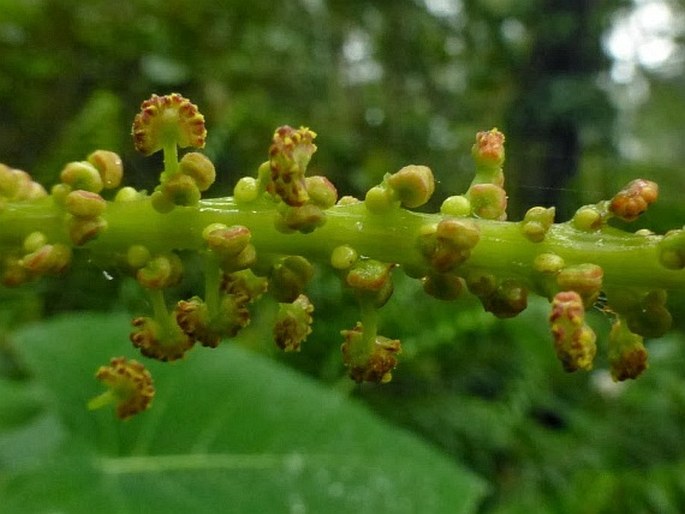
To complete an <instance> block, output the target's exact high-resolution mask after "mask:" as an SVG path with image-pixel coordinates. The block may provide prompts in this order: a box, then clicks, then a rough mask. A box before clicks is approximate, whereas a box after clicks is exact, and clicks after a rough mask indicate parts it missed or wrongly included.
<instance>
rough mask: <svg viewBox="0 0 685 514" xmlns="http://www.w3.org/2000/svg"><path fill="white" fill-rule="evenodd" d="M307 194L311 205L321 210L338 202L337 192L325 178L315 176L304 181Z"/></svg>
mask: <svg viewBox="0 0 685 514" xmlns="http://www.w3.org/2000/svg"><path fill="white" fill-rule="evenodd" d="M304 183H305V187H306V188H307V194H308V195H309V199H310V201H311V202H312V203H314V204H316V205H317V206H318V207H319V208H321V209H328V208H330V207H333V206H334V205H335V202H337V201H338V191H337V190H336V189H335V186H334V185H333V183H332V182H331V181H330V180H328V179H327V178H326V177H323V176H321V175H315V176H313V177H306V178H305V180H304Z"/></svg>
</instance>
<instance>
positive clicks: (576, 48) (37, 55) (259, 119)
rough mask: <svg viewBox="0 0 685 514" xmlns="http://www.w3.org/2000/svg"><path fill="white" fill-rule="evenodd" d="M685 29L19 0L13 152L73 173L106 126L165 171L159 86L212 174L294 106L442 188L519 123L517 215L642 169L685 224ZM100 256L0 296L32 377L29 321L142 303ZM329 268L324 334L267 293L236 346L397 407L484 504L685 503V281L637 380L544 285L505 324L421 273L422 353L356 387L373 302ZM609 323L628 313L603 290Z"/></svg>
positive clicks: (658, 14) (177, 1)
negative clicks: (556, 343) (277, 333)
mask: <svg viewBox="0 0 685 514" xmlns="http://www.w3.org/2000/svg"><path fill="white" fill-rule="evenodd" d="M684 34H685V5H684V4H683V2H682V1H676V0H634V1H627V0H626V1H617V0H603V1H593V0H580V1H570V0H548V1H543V0H395V1H393V2H365V1H360V0H329V1H326V0H293V1H289V2H267V1H263V0H253V1H252V2H244V1H231V0H223V1H221V0H211V1H209V0H192V1H190V0H164V1H161V0H137V1H131V2H111V1H102V0H92V1H89V2H75V1H71V0H0V161H1V162H4V163H7V164H9V165H11V166H13V167H17V168H21V169H25V170H27V171H29V172H30V173H31V174H32V175H33V176H34V177H36V178H37V179H38V180H39V181H41V182H42V183H44V184H46V185H51V184H52V183H54V182H56V180H57V178H58V175H59V172H60V170H61V167H62V165H63V164H64V163H65V162H67V161H71V160H81V159H83V158H84V157H85V156H86V155H87V154H88V153H89V152H90V151H92V150H93V149H94V148H100V147H102V148H108V149H112V150H115V151H117V152H118V153H120V155H122V157H123V159H124V162H125V167H126V180H127V183H128V184H129V185H134V186H136V187H138V188H148V189H149V188H151V187H154V184H155V181H156V177H157V174H158V172H159V166H160V162H159V160H156V159H155V158H154V157H153V158H149V159H143V158H142V157H140V156H138V155H136V154H135V152H134V150H133V148H132V145H131V142H130V123H131V120H132V119H133V116H134V115H135V113H136V112H137V109H138V106H139V104H140V102H141V101H142V100H143V99H145V98H147V97H148V96H149V95H150V94H151V93H158V94H164V93H167V92H172V91H178V92H180V93H182V94H184V95H185V96H187V97H189V98H191V99H192V100H193V102H194V103H196V104H197V105H198V106H199V107H200V110H201V111H202V112H203V113H204V115H205V117H206V120H207V124H208V131H209V136H208V140H207V148H206V153H207V154H208V155H209V156H210V157H211V158H212V159H213V160H214V162H215V164H216V166H217V170H218V172H219V179H218V182H217V184H215V186H213V189H212V190H211V193H212V194H214V195H224V194H230V192H231V190H232V187H233V184H235V182H236V180H237V179H238V178H239V177H241V176H243V175H246V174H253V173H254V171H255V170H256V168H257V166H258V165H259V164H260V163H261V162H262V161H264V160H265V158H266V151H267V148H268V144H269V141H270V137H271V134H272V132H273V130H274V128H275V127H277V126H279V125H282V124H286V123H287V124H291V125H296V126H299V125H305V126H309V127H310V128H312V129H313V130H315V131H316V132H317V133H318V138H317V144H318V147H319V150H318V152H317V153H316V155H315V157H314V159H313V161H312V168H314V169H315V171H316V173H321V174H325V175H327V176H328V177H329V178H331V180H332V181H333V182H334V183H335V184H336V186H337V187H338V190H339V192H340V194H341V195H342V194H352V195H357V196H358V195H363V193H364V191H365V190H366V189H367V188H368V187H370V186H372V185H374V184H376V183H378V182H379V181H380V180H381V178H382V177H383V175H384V174H385V173H387V172H393V171H396V170H397V169H399V168H400V167H401V166H403V165H405V164H408V163H417V164H426V165H428V166H430V167H431V168H432V170H433V172H434V174H435V176H436V178H437V180H438V188H437V192H436V203H435V204H434V205H431V206H429V207H432V208H435V207H436V206H437V205H439V201H440V200H441V199H442V198H443V197H444V196H445V195H447V194H454V193H459V192H462V191H463V190H464V189H465V188H466V187H467V186H468V184H469V182H470V179H471V173H472V164H471V161H470V158H469V149H470V146H471V144H472V142H473V139H474V135H475V133H476V132H477V131H478V130H484V129H489V128H492V127H498V128H500V129H501V130H502V131H504V132H505V134H506V137H507V163H506V167H505V171H506V177H507V184H506V187H507V192H508V194H509V201H510V207H509V217H510V218H511V219H518V218H520V216H521V215H522V213H524V212H525V211H526V210H527V209H528V208H529V207H531V206H533V205H545V206H551V205H555V206H556V207H557V219H558V220H565V219H568V218H569V217H570V216H571V215H572V213H573V212H574V210H575V208H577V207H578V206H580V205H582V204H584V203H594V202H597V201H599V200H601V199H604V198H608V197H610V196H612V194H613V193H614V192H615V191H616V190H617V189H618V188H620V187H621V186H622V185H623V184H624V183H626V182H628V181H629V180H631V179H632V178H636V177H644V178H649V179H651V180H655V181H657V182H658V183H659V184H660V185H661V186H662V192H661V197H660V199H659V203H658V204H657V205H655V206H654V208H653V209H652V210H650V212H648V213H647V214H646V215H645V217H644V218H643V219H641V220H640V224H641V225H640V226H649V227H650V228H653V229H655V230H657V231H660V232H663V231H665V230H667V229H669V228H676V227H681V226H683V224H685V204H683V202H682V196H683V194H684V193H685V174H684V172H683V167H682V161H683V159H684V158H685V145H683V144H682V141H683V136H684V135H685V131H684V129H683V121H682V120H683V119H685V87H684V86H685V73H684V71H685V70H684V68H683V67H684V65H685V59H684V56H685V53H684V50H685V49H684V48H683V36H684ZM0 230H1V227H0ZM83 264H84V266H82V267H79V268H78V273H73V274H72V275H71V276H70V277H69V279H68V282H67V284H68V285H67V286H66V287H65V285H64V284H65V283H64V281H45V282H43V283H41V284H38V285H33V286H30V287H26V288H22V289H20V290H15V291H11V292H7V291H2V292H1V293H0V316H1V319H2V325H1V329H0V330H1V333H0V337H1V338H2V339H1V340H2V343H1V344H2V357H0V365H1V367H0V377H1V378H2V383H3V384H4V385H3V388H5V390H6V392H7V394H8V395H9V394H10V392H11V391H14V390H15V389H14V388H16V387H20V386H19V385H18V384H20V385H21V388H23V387H33V384H34V383H35V382H36V381H37V380H38V378H39V376H38V375H39V374H38V375H36V374H35V373H33V372H32V369H31V366H30V365H27V364H26V362H25V359H24V360H22V357H21V353H22V351H21V349H18V348H17V342H16V341H17V339H16V337H15V335H14V334H15V333H16V331H17V330H20V329H21V328H22V327H24V326H25V325H26V324H27V323H28V322H33V323H34V326H36V325H35V324H36V323H37V324H38V326H40V324H41V323H49V322H50V319H51V318H52V317H53V316H58V315H59V316H61V317H62V319H63V318H64V317H65V316H67V317H68V316H71V317H72V318H78V316H81V315H82V313H83V312H84V311H100V312H111V311H117V310H121V309H123V308H133V309H134V310H135V309H140V307H141V306H142V307H143V308H144V303H143V301H142V299H141V298H140V295H139V293H138V292H137V291H136V290H135V287H133V286H132V284H131V283H130V282H129V281H127V280H126V279H125V278H123V277H119V276H117V274H116V271H115V270H103V269H100V268H97V267H95V268H93V267H92V266H90V267H88V266H86V265H85V264H87V263H83ZM113 276H114V277H115V278H117V280H109V279H110V278H111V277H113ZM317 278H318V280H317V281H316V284H315V285H313V286H312V290H311V295H312V297H313V298H314V303H315V305H316V307H317V311H316V312H317V316H316V326H315V329H314V333H313V334H312V335H311V336H310V339H309V341H308V343H307V344H306V345H305V347H304V350H303V352H302V353H301V354H299V355H297V356H295V357H292V356H282V355H278V354H277V353H275V352H274V350H273V348H271V346H270V344H269V339H270V338H269V334H268V332H269V329H268V327H267V328H263V327H262V326H261V325H260V323H259V320H260V319H261V318H260V315H258V316H257V320H256V322H253V324H252V326H251V327H250V329H249V330H248V331H247V332H246V334H244V335H243V336H242V337H241V338H240V339H239V340H238V341H236V342H235V344H236V345H241V346H243V347H247V348H249V349H250V351H251V352H254V353H255V354H258V355H261V354H265V355H268V356H269V358H270V359H271V360H272V361H273V362H275V363H277V364H278V366H282V367H285V368H291V369H295V370H296V371H297V373H299V374H302V375H305V376H308V377H311V378H312V379H313V380H314V381H315V383H316V387H319V388H321V389H333V390H335V391H337V392H339V393H340V394H342V395H345V396H346V397H348V398H351V401H353V402H361V403H363V404H366V405H367V406H368V407H369V408H370V409H371V411H372V413H373V416H375V417H378V418H382V419H384V420H385V421H386V422H387V423H388V425H387V430H389V431H393V430H398V431H409V432H411V433H413V434H414V436H416V437H417V438H419V439H420V440H421V441H422V443H425V444H426V445H428V446H430V447H432V448H434V449H436V450H437V451H438V452H439V453H440V454H441V455H442V456H444V457H445V458H446V459H448V460H449V461H451V462H453V463H455V465H457V466H459V468H460V469H464V470H468V472H469V473H471V474H473V475H474V476H477V477H480V479H482V483H485V484H487V488H486V489H483V490H482V491H483V492H482V493H480V495H479V497H478V501H477V502H474V503H473V504H472V505H470V506H469V507H468V508H467V507H464V508H463V510H462V511H463V512H483V513H493V512H682V511H684V510H685V478H683V477H685V438H684V437H683V436H685V428H684V427H685V381H683V369H685V368H684V364H685V351H684V349H683V348H684V345H685V339H684V338H683V336H682V334H681V330H682V327H683V326H684V324H683V321H682V320H683V317H682V316H683V314H685V302H683V299H682V298H679V297H678V296H677V295H674V296H673V297H672V312H673V314H674V317H675V330H674V331H673V332H672V333H671V334H669V335H667V336H665V337H664V338H661V339H660V340H656V341H652V342H650V343H649V349H650V356H651V367H650V369H649V371H648V372H647V373H646V375H645V376H644V377H643V378H641V379H640V380H638V381H636V382H634V383H629V384H620V385H616V384H613V383H612V382H611V379H610V378H609V377H608V375H607V373H606V372H605V371H602V368H603V362H602V358H600V359H599V362H598V365H597V368H598V369H597V371H593V372H591V373H588V374H584V375H566V374H564V373H563V372H562V371H561V370H560V366H559V364H558V362H556V360H555V358H554V355H553V351H552V346H551V342H550V340H549V336H548V334H547V329H546V325H545V323H544V319H545V316H546V313H545V305H543V304H539V303H536V302H533V303H532V304H531V307H530V308H529V310H528V311H526V312H525V313H524V314H522V315H521V316H520V318H518V319H516V320H512V321H499V320H496V319H495V318H493V317H492V316H491V315H489V314H487V313H483V312H482V311H481V310H480V308H479V306H478V304H477V302H474V301H473V300H472V299H469V298H465V299H463V300H461V301H459V302H457V303H454V304H441V303H439V302H437V301H432V300H430V299H426V298H424V297H423V296H422V295H421V293H420V291H419V290H418V288H417V287H416V284H414V283H412V282H411V281H409V280H406V279H402V278H401V277H399V276H398V283H397V292H396V294H395V295H394V297H393V299H392V300H391V302H390V303H389V305H388V306H387V307H386V308H384V310H383V311H384V314H383V320H384V321H383V333H385V334H387V335H389V336H392V337H399V338H401V339H402V341H403V345H404V354H403V358H402V362H401V366H400V367H399V368H398V370H397V372H396V373H395V378H394V380H393V382H392V383H391V384H388V385H385V386H383V387H376V386H363V387H355V386H353V384H350V383H349V382H348V381H346V379H345V378H344V376H343V375H344V370H343V368H342V365H341V362H340V357H339V355H338V348H339V343H340V336H339V330H340V329H341V328H346V327H349V326H352V325H353V323H354V322H355V320H356V316H357V315H356V312H355V307H354V303H353V302H352V301H351V300H350V298H348V297H346V296H345V293H344V292H341V291H340V287H339V285H338V284H337V282H336V281H335V279H334V278H332V277H329V276H327V275H326V274H325V273H323V272H322V273H321V274H320V275H319V276H318V277H317ZM264 316H265V317H266V314H264ZM592 323H593V326H594V327H595V328H596V330H597V332H598V333H599V334H600V339H601V337H602V334H604V335H606V332H607V331H608V322H607V320H606V319H605V318H604V316H603V315H602V314H601V313H593V314H592ZM263 325H265V324H263ZM45 326H48V325H45ZM122 345H126V341H125V340H124V341H122ZM63 351H64V352H68V346H67V345H65V346H64V347H63ZM29 361H30V359H29ZM37 377H38V378H37ZM8 391H9V392H8ZM22 398H23V397H22ZM41 401H42V400H41ZM8 402H9V401H8V400H7V401H5V402H4V404H3V400H0V486H1V485H2V480H3V478H2V477H3V474H2V473H3V471H2V470H3V467H2V466H3V460H2V457H3V455H4V456H5V460H6V461H7V460H10V458H9V457H7V455H8V454H7V453H5V454H3V452H2V449H3V448H7V447H8V445H12V444H16V439H12V438H13V437H14V438H16V437H17V434H22V432H21V431H22V429H25V428H26V427H31V426H32V425H31V423H32V421H34V420H35V416H37V415H38V414H37V413H39V412H42V410H41V409H43V407H44V406H43V404H42V403H41V402H40V401H39V402H38V403H37V404H36V406H35V409H34V408H32V409H27V410H26V412H23V411H22V413H20V414H16V412H15V411H13V410H12V408H19V407H16V405H15V406H14V407H12V405H14V403H17V402H14V403H12V402H9V403H8ZM3 405H5V407H6V409H9V410H6V411H5V416H4V419H5V420H7V419H9V420H10V421H3V417H2V414H1V412H2V407H3ZM7 405H9V407H7ZM8 413H9V414H8ZM12 413H14V414H12ZM246 429H248V430H249V427H246ZM94 437H95V436H94ZM26 441H28V442H26ZM24 444H27V445H29V446H30V445H31V437H29V435H26V437H25V443H24ZM400 451H401V450H400ZM12 455H13V454H12ZM5 464H6V465H8V464H7V462H5ZM9 468H11V466H9ZM9 468H8V469H9ZM418 471H420V472H425V473H430V470H418ZM10 490H11V489H7V490H6V492H7V491H10ZM1 491H2V489H0V494H1ZM8 494H9V493H8ZM188 494H189V495H192V492H188ZM436 494H437V493H436ZM324 504H325V502H324ZM262 507H264V505H262ZM0 510H1V509H0ZM291 511H292V512H296V511H297V510H292V509H291ZM305 511H306V510H305ZM398 511H401V510H398ZM442 511H444V512H454V511H455V510H451V509H450V507H445V509H444V510H442ZM27 512H29V511H27ZM302 512H304V511H302ZM389 512H390V511H389Z"/></svg>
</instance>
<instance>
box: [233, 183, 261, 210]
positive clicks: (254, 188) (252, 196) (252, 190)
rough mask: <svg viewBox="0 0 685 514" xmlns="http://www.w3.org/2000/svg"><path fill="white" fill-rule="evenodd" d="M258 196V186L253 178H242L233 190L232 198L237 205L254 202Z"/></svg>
mask: <svg viewBox="0 0 685 514" xmlns="http://www.w3.org/2000/svg"><path fill="white" fill-rule="evenodd" d="M258 195H259V184H258V183H257V179H255V178H253V177H243V178H241V179H240V180H239V181H238V183H237V184H236V185H235V188H234V189H233V197H234V198H235V201H236V202H237V203H239V204H240V203H250V202H254V201H255V200H256V199H257V196H258Z"/></svg>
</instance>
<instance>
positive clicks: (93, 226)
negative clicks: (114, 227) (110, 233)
mask: <svg viewBox="0 0 685 514" xmlns="http://www.w3.org/2000/svg"><path fill="white" fill-rule="evenodd" d="M105 230H107V221H106V220H104V219H102V218H100V217H96V218H73V219H72V220H71V222H70V223H69V238H70V239H71V242H72V243H74V244H75V245H76V246H81V245H83V244H86V243H87V242H88V241H90V240H91V239H95V238H96V237H97V236H98V235H99V234H101V233H102V232H104V231H105Z"/></svg>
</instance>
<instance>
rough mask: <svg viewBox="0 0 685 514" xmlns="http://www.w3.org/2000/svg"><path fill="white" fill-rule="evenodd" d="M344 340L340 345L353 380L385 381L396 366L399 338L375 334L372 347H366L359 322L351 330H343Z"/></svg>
mask: <svg viewBox="0 0 685 514" xmlns="http://www.w3.org/2000/svg"><path fill="white" fill-rule="evenodd" d="M341 335H342V336H343V337H344V338H345V342H344V343H343V344H342V346H341V347H340V350H341V351H342V355H343V362H344V363H345V366H346V367H347V370H348V374H349V376H350V378H351V379H352V380H354V381H355V382H358V383H359V382H376V383H383V384H385V383H387V382H390V381H391V380H392V370H393V369H395V366H397V354H399V353H400V352H401V351H402V348H401V345H400V342H399V340H397V339H388V338H387V337H383V336H379V335H376V336H374V337H373V342H372V348H371V350H370V351H369V350H368V348H367V341H366V337H365V336H366V334H364V331H363V327H362V325H361V323H357V326H355V327H354V328H353V329H352V330H343V331H342V332H341Z"/></svg>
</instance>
